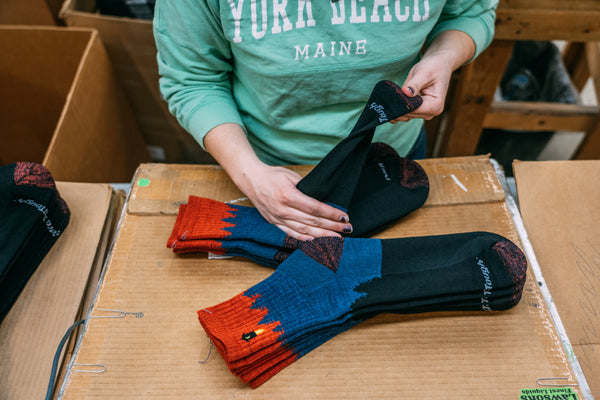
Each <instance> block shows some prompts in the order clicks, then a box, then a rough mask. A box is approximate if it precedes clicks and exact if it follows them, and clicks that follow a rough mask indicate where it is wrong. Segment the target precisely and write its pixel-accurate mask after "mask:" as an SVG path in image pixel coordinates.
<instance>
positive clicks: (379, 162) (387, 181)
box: [347, 143, 429, 237]
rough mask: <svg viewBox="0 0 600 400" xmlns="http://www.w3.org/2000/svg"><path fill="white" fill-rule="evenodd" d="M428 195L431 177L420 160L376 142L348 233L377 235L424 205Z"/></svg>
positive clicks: (351, 209)
mask: <svg viewBox="0 0 600 400" xmlns="http://www.w3.org/2000/svg"><path fill="white" fill-rule="evenodd" d="M428 196H429V179H428V178H427V173H426V172H425V170H424V169H423V168H422V167H421V166H420V165H419V164H418V163H417V162H415V161H413V160H411V159H409V158H404V157H399V156H398V153H396V151H395V150H394V149H393V148H391V147H390V146H388V145H385V144H383V143H374V144H373V145H372V146H371V152H370V154H369V156H368V157H367V161H366V162H365V166H364V168H363V170H362V171H361V174H360V177H359V180H358V183H357V189H356V191H355V193H354V196H353V197H352V201H351V202H350V206H349V208H348V215H349V216H350V223H351V224H352V226H353V228H354V231H353V232H352V233H351V234H349V235H347V236H349V237H369V236H373V235H375V234H376V233H379V232H381V231H383V230H384V229H386V228H387V227H388V226H390V225H391V224H393V223H395V222H397V221H398V220H399V219H401V218H402V217H405V216H406V215H408V214H410V213H411V212H413V211H415V210H417V209H419V208H421V206H422V205H423V204H424V203H425V201H426V200H427V197H428Z"/></svg>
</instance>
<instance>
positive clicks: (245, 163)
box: [204, 123, 266, 196]
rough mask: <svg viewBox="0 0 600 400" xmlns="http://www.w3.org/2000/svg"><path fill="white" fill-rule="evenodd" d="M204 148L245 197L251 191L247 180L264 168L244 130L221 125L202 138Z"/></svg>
mask: <svg viewBox="0 0 600 400" xmlns="http://www.w3.org/2000/svg"><path fill="white" fill-rule="evenodd" d="M204 146H205V148H206V150H207V151H208V152H209V153H210V154H211V155H212V156H213V158H214V159H215V160H216V161H217V162H218V163H219V165H221V166H222V167H223V169H224V170H225V171H226V172H227V174H228V175H229V177H230V178H231V180H232V181H233V183H234V184H235V185H236V186H237V187H238V188H239V189H240V190H241V191H242V192H243V193H244V194H245V195H246V196H252V193H248V192H249V191H251V190H252V185H251V183H250V182H249V178H250V177H252V176H254V175H255V174H256V170H257V169H261V168H262V167H265V166H266V164H264V163H263V162H262V161H261V160H260V159H259V158H258V156H257V155H256V153H255V152H254V150H253V149H252V146H251V145H250V142H248V139H247V138H246V133H245V132H244V129H243V128H242V127H241V126H240V125H238V124H231V123H228V124H221V125H218V126H216V127H215V128H213V129H212V130H210V131H209V132H208V133H207V134H206V136H205V137H204Z"/></svg>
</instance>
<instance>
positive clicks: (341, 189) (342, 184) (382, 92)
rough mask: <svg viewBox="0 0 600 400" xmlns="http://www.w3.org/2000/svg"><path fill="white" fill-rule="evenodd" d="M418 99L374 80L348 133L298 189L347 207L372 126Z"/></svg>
mask: <svg viewBox="0 0 600 400" xmlns="http://www.w3.org/2000/svg"><path fill="white" fill-rule="evenodd" d="M422 102H423V100H422V99H421V97H419V96H415V97H408V96H406V95H405V94H404V93H403V92H402V90H400V87H399V86H398V85H396V84H395V83H393V82H391V81H380V82H378V83H377V84H376V85H375V87H374V88H373V90H372V92H371V95H370V96H369V100H368V101H367V104H366V105H365V107H364V108H363V111H362V113H361V115H360V117H359V118H358V121H357V122H356V124H355V125H354V127H353V128H352V131H351V132H350V134H349V135H348V136H347V137H346V138H344V139H343V140H342V141H341V142H340V143H338V144H337V145H336V146H335V147H334V148H333V149H332V150H331V151H330V152H329V153H327V155H326V156H325V157H324V158H323V159H322V160H321V161H320V162H319V163H318V164H317V165H316V166H315V167H314V168H313V169H312V170H311V171H310V172H309V173H308V174H307V175H306V176H305V177H304V178H303V179H302V180H300V182H298V184H297V185H296V187H297V188H298V190H300V191H301V192H302V193H304V194H306V195H308V196H310V197H313V198H315V199H317V200H319V201H322V202H325V203H330V204H334V205H336V206H338V207H340V208H342V209H344V210H348V208H349V206H350V203H351V201H352V197H353V195H354V191H355V190H356V188H357V184H358V181H359V178H360V176H361V170H362V169H363V166H364V164H365V160H366V157H367V154H368V152H369V145H370V144H371V141H372V140H373V135H374V134H375V128H376V127H377V126H379V125H381V124H383V123H386V122H389V121H392V120H394V119H396V118H399V117H401V116H403V115H405V114H408V113H410V112H411V111H414V110H416V109H417V108H419V106H420V105H421V104H422ZM350 218H351V220H352V216H350Z"/></svg>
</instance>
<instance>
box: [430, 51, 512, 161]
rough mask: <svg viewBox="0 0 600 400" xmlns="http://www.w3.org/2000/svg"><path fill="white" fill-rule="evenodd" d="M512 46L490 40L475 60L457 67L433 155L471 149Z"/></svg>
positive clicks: (457, 153) (466, 152) (462, 153)
mask: <svg viewBox="0 0 600 400" xmlns="http://www.w3.org/2000/svg"><path fill="white" fill-rule="evenodd" d="M513 46H514V42H513V41H511V40H494V41H493V42H492V44H491V45H490V47H489V48H488V49H487V50H485V51H484V52H483V53H481V55H480V56H479V57H478V58H477V59H476V60H475V61H473V62H472V63H470V64H467V65H465V66H464V67H462V68H461V71H460V77H459V79H458V82H457V83H456V88H455V90H454V93H453V94H452V99H451V100H450V101H449V102H448V110H447V112H448V118H447V120H446V126H445V129H444V131H443V132H442V133H441V142H440V143H441V144H440V148H439V152H438V153H439V154H436V156H441V157H453V156H467V155H472V154H473V153H474V152H475V149H476V148H477V143H478V142H479V137H480V136H481V128H482V126H483V120H484V118H485V115H486V114H487V112H488V109H489V107H490V104H491V103H492V101H493V99H494V92H495V90H496V88H497V87H498V85H499V83H500V79H501V78H502V74H503V72H504V69H505V68H506V64H507V63H508V60H509V58H510V56H511V54H512V49H513Z"/></svg>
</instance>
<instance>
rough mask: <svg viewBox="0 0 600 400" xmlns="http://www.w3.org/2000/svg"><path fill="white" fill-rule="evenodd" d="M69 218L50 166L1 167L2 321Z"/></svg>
mask: <svg viewBox="0 0 600 400" xmlns="http://www.w3.org/2000/svg"><path fill="white" fill-rule="evenodd" d="M69 218H70V212H69V209H68V207H67V205H66V203H65V202H64V200H63V199H62V198H61V197H60V195H59V193H58V190H57V189H56V185H55V183H54V179H53V178H52V175H51V174H50V171H48V169H47V168H46V167H44V166H43V165H40V164H37V163H31V162H18V163H13V164H9V165H6V166H3V167H1V168H0V220H1V221H2V224H1V226H0V321H2V320H3V319H4V317H5V316H6V314H8V312H9V311H10V309H11V308H12V306H13V304H14V302H15V301H16V300H17V298H18V296H19V294H20V293H21V291H22V290H23V288H24V287H25V285H26V284H27V282H28V280H29V278H30V277H31V275H33V273H34V272H35V270H36V269H37V267H38V266H39V264H40V262H41V261H42V259H43V258H44V257H45V255H46V254H47V253H48V251H49V250H50V248H51V247H52V246H53V245H54V243H55V242H56V240H57V239H58V237H59V236H60V235H61V234H62V232H63V230H64V229H65V228H66V226H67V224H68V222H69Z"/></svg>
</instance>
